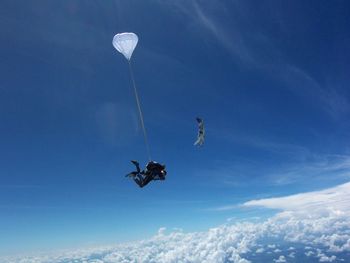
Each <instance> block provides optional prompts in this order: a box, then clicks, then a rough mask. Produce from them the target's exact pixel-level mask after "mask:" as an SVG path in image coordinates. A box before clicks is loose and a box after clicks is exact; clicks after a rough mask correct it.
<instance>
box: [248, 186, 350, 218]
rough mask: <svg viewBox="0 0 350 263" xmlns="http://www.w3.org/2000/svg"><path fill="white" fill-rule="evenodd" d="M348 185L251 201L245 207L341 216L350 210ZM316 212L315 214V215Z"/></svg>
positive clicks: (349, 187)
mask: <svg viewBox="0 0 350 263" xmlns="http://www.w3.org/2000/svg"><path fill="white" fill-rule="evenodd" d="M349 193H350V183H345V184H342V185H339V186H336V187H333V188H329V189H326V190H322V191H314V192H309V193H302V194H296V195H291V196H286V197H278V198H268V199H260V200H252V201H249V202H246V203H244V204H243V206H245V207H251V206H261V207H265V208H271V209H281V210H284V211H301V212H308V211H312V214H311V213H310V216H319V215H320V213H322V212H325V211H327V212H333V213H334V214H339V215H342V214H344V213H345V211H349V210H350V194H349ZM315 212H317V214H315Z"/></svg>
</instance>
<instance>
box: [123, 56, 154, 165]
mask: <svg viewBox="0 0 350 263" xmlns="http://www.w3.org/2000/svg"><path fill="white" fill-rule="evenodd" d="M128 64H129V72H130V77H131V82H132V85H133V87H134V93H135V98H136V103H137V108H138V110H139V115H140V122H141V127H142V131H143V137H144V140H145V145H146V151H147V156H148V160H149V161H151V153H150V148H149V144H148V138H147V132H146V128H145V123H144V121H143V114H142V110H141V103H140V98H139V95H138V92H137V89H136V83H135V78H134V73H133V70H132V67H131V62H130V60H128Z"/></svg>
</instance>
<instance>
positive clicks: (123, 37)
mask: <svg viewBox="0 0 350 263" xmlns="http://www.w3.org/2000/svg"><path fill="white" fill-rule="evenodd" d="M138 41H139V38H138V37H137V35H136V34H135V33H128V32H127V33H120V34H116V35H115V36H114V37H113V41H112V43H113V46H114V47H115V49H116V50H118V51H119V52H120V53H122V54H123V55H124V57H125V58H126V59H127V60H130V59H131V56H132V53H133V52H134V49H135V47H136V45H137V42H138Z"/></svg>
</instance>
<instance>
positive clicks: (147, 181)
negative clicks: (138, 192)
mask: <svg viewBox="0 0 350 263" xmlns="http://www.w3.org/2000/svg"><path fill="white" fill-rule="evenodd" d="M152 180H153V176H152V175H147V176H146V177H145V178H144V179H143V182H142V184H143V186H145V185H147V184H148V183H149V182H150V181H152Z"/></svg>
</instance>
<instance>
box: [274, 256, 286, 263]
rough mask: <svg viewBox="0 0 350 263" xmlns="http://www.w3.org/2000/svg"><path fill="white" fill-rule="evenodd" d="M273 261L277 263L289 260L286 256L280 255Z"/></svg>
mask: <svg viewBox="0 0 350 263" xmlns="http://www.w3.org/2000/svg"><path fill="white" fill-rule="evenodd" d="M273 261H275V262H276V263H282V262H287V261H286V258H285V257H284V256H280V257H279V258H278V259H274V260H273Z"/></svg>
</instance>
